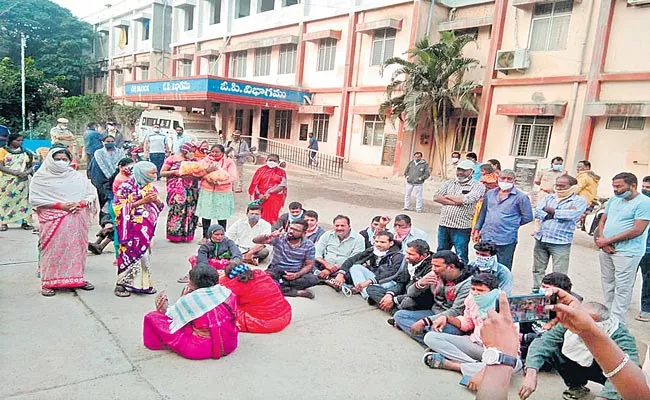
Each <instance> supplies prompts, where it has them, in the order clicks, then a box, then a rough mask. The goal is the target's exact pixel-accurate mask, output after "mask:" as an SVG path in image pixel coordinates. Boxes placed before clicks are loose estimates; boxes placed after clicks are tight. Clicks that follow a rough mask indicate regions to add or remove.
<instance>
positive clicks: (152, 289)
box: [142, 288, 158, 294]
mask: <svg viewBox="0 0 650 400" xmlns="http://www.w3.org/2000/svg"><path fill="white" fill-rule="evenodd" d="M156 293H158V291H157V290H156V288H151V289H149V290H146V291H144V292H142V294H156Z"/></svg>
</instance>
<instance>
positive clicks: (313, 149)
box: [307, 133, 318, 166]
mask: <svg viewBox="0 0 650 400" xmlns="http://www.w3.org/2000/svg"><path fill="white" fill-rule="evenodd" d="M307 148H308V149H309V166H311V165H312V164H315V165H318V163H315V160H316V153H318V140H317V139H316V138H315V137H314V134H313V133H310V134H309V145H307Z"/></svg>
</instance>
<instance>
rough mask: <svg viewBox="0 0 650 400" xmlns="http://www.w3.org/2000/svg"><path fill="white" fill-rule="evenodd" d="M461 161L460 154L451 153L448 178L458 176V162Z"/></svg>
mask: <svg viewBox="0 0 650 400" xmlns="http://www.w3.org/2000/svg"><path fill="white" fill-rule="evenodd" d="M459 161H460V153H459V152H457V151H454V152H453V153H451V162H450V163H449V164H448V165H447V178H448V179H451V178H453V177H454V176H456V168H458V162H459Z"/></svg>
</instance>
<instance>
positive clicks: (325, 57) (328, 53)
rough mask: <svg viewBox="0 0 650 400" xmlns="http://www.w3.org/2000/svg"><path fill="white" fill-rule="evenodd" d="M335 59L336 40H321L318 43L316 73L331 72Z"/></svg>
mask: <svg viewBox="0 0 650 400" xmlns="http://www.w3.org/2000/svg"><path fill="white" fill-rule="evenodd" d="M335 57H336V39H332V38H329V39H321V40H320V42H319V43H318V65H317V67H316V71H333V70H334V59H335Z"/></svg>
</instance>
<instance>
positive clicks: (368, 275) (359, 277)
mask: <svg viewBox="0 0 650 400" xmlns="http://www.w3.org/2000/svg"><path fill="white" fill-rule="evenodd" d="M375 277H376V275H375V273H374V272H372V271H371V270H369V269H368V268H366V267H364V266H363V265H359V264H354V265H353V266H352V267H350V278H352V284H353V285H355V286H356V285H358V284H360V283H361V282H365V281H371V280H374V279H375ZM377 285H379V286H381V287H382V288H384V289H386V290H390V289H392V288H393V287H395V285H397V283H395V281H389V282H386V283H379V284H377ZM361 297H363V298H364V300H368V292H367V291H366V289H363V290H362V291H361Z"/></svg>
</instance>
